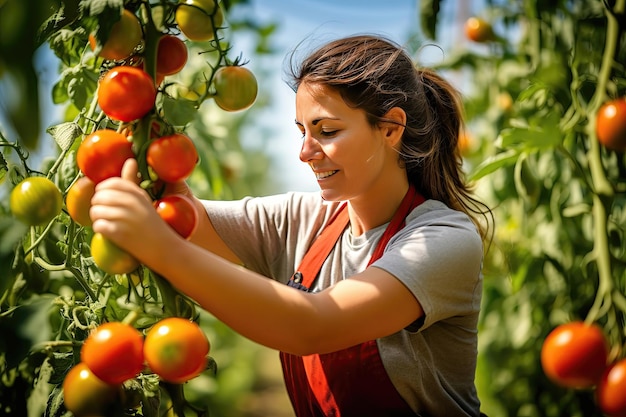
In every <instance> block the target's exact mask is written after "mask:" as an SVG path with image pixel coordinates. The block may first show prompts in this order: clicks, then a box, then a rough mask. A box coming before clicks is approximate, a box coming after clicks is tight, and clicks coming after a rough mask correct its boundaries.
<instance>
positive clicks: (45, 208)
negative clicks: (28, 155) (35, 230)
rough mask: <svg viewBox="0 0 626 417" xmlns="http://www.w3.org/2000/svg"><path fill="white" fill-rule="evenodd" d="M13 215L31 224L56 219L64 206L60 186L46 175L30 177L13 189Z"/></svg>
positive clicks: (11, 203) (11, 199) (35, 224)
mask: <svg viewBox="0 0 626 417" xmlns="http://www.w3.org/2000/svg"><path fill="white" fill-rule="evenodd" d="M9 204H10V207H11V212H12V213H13V215H14V216H15V217H16V218H17V219H18V220H20V221H21V222H23V223H25V224H27V225H29V226H40V225H44V224H47V223H48V222H50V221H51V220H52V219H54V218H55V217H56V216H57V215H58V214H59V213H60V212H61V209H62V208H63V196H62V195H61V191H60V190H59V189H58V187H57V186H56V185H55V184H54V183H53V182H52V181H50V180H49V179H48V178H45V177H28V178H25V179H23V180H22V181H20V183H19V184H17V185H16V186H15V188H13V190H11V197H10V203H9Z"/></svg>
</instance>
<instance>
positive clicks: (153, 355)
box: [63, 317, 210, 417]
mask: <svg viewBox="0 0 626 417" xmlns="http://www.w3.org/2000/svg"><path fill="white" fill-rule="evenodd" d="M209 351H210V343H209V341H208V339H207V337H206V335H205V334H204V332H203V331H202V329H201V328H200V327H199V326H198V325H197V324H196V323H195V322H193V321H190V320H187V319H183V318H180V317H168V318H165V319H162V320H160V321H159V322H157V323H156V324H154V325H153V326H152V327H150V328H149V329H148V330H147V332H146V334H145V336H144V334H143V333H142V332H140V331H139V330H137V329H136V328H135V327H133V326H132V325H130V324H127V323H123V322H108V323H104V324H101V325H100V326H98V327H97V328H96V329H95V330H93V331H92V332H91V333H90V334H89V336H88V337H87V339H86V340H85V342H84V344H83V345H82V347H81V350H80V359H81V360H80V362H79V363H78V364H76V365H74V366H73V367H72V368H71V369H70V370H69V372H68V373H67V375H66V376H65V379H64V381H63V396H64V404H65V408H66V409H67V410H68V411H71V412H72V413H73V414H74V415H75V416H77V417H80V416H92V415H100V414H101V413H103V412H104V411H105V410H107V409H109V407H114V406H116V405H118V403H119V399H120V398H119V396H120V395H121V393H122V392H123V390H122V388H121V387H122V384H123V383H124V382H126V381H127V380H130V379H133V378H136V377H137V375H139V374H140V373H142V372H147V371H148V370H149V371H151V372H153V373H154V374H157V375H158V376H159V378H160V379H161V380H163V381H166V382H169V383H172V384H181V383H184V382H186V381H188V380H190V379H192V378H195V377H196V376H198V375H199V374H200V373H201V372H202V371H204V370H205V369H206V366H207V362H208V359H207V356H208V354H209ZM86 392H88V393H89V395H85V393H86Z"/></svg>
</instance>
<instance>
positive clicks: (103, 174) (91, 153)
mask: <svg viewBox="0 0 626 417" xmlns="http://www.w3.org/2000/svg"><path fill="white" fill-rule="evenodd" d="M173 7H174V6H173ZM173 10H174V13H175V23H176V27H177V28H178V29H179V33H178V31H170V32H169V33H165V32H163V33H159V36H158V39H157V42H158V43H157V44H156V56H155V58H156V60H155V62H154V68H151V69H150V68H146V67H145V65H146V63H147V62H148V61H150V60H146V59H143V57H142V51H145V49H146V48H144V47H145V44H144V43H145V42H146V39H144V36H145V34H146V28H145V27H144V24H143V23H142V21H141V20H140V19H139V18H138V14H136V13H135V12H133V11H131V10H127V9H123V10H122V11H121V17H120V19H119V21H117V22H116V23H115V24H114V25H113V26H112V27H111V31H110V33H108V34H107V35H108V36H106V37H105V38H106V41H105V42H104V44H99V41H98V38H99V37H100V36H96V33H92V34H91V35H90V36H89V45H90V46H91V48H92V50H93V51H94V53H96V54H97V55H98V56H99V57H100V58H101V59H103V60H104V61H105V62H106V65H104V66H103V68H106V72H104V73H103V74H101V77H100V79H99V81H98V89H97V97H96V98H97V104H98V107H99V109H100V110H101V111H102V113H103V115H104V116H106V120H104V123H99V124H98V127H96V128H94V130H93V131H91V132H90V133H89V134H86V135H85V137H84V138H83V140H82V141H81V143H80V144H79V145H78V148H77V150H76V166H77V168H78V170H79V172H78V173H77V174H78V175H77V177H76V178H75V180H74V181H73V183H72V184H71V185H70V186H69V188H68V189H67V192H66V193H65V196H64V195H63V192H62V191H61V190H60V189H59V188H58V187H57V185H56V184H55V183H54V182H53V181H52V180H51V179H49V178H47V177H44V176H40V175H36V176H30V177H28V178H25V179H24V180H23V181H21V182H20V183H19V184H17V186H16V187H14V189H13V190H12V192H11V196H10V207H11V210H12V212H13V214H14V216H15V217H16V218H17V219H19V220H21V221H22V222H24V223H25V224H27V225H29V226H45V225H47V224H49V223H50V222H52V221H53V220H54V219H55V218H56V217H57V216H58V215H59V214H60V213H61V212H62V210H63V207H64V203H65V209H66V211H67V214H68V215H69V216H70V217H71V219H72V220H73V221H74V222H75V223H76V224H78V225H80V226H82V227H83V228H84V229H85V230H87V232H89V230H90V228H91V226H92V219H91V218H90V215H89V211H90V207H91V199H92V197H93V195H94V193H95V188H96V186H97V184H98V183H100V182H101V181H104V180H106V179H108V178H111V177H114V176H120V175H121V173H122V167H123V165H124V163H125V162H126V161H127V160H128V159H130V158H134V159H136V160H137V161H138V165H139V166H140V170H141V171H142V174H143V175H142V180H143V182H142V183H141V186H142V187H144V188H145V189H146V190H147V191H148V192H149V194H150V195H151V196H152V197H153V205H154V208H155V210H156V212H157V213H158V214H159V216H160V217H161V218H162V219H163V220H164V221H165V222H166V223H167V224H169V225H170V226H171V227H172V228H173V229H174V230H175V231H176V232H177V233H178V234H179V235H180V236H182V237H183V238H185V239H187V238H189V237H190V236H191V234H192V233H193V231H194V230H195V228H196V226H197V223H198V216H199V215H198V211H197V210H198V209H197V208H196V205H195V204H194V202H193V201H192V200H191V199H190V198H189V197H187V196H185V195H182V194H171V193H168V192H166V191H167V190H168V185H170V184H175V183H178V182H181V181H184V180H185V179H187V178H188V177H189V176H190V175H191V173H192V172H193V170H194V169H195V167H196V165H197V163H198V161H199V156H198V152H197V149H196V147H195V145H194V143H193V141H192V139H191V138H189V137H188V136H187V135H186V134H185V133H184V132H183V131H182V130H181V129H177V128H175V127H174V126H172V125H170V124H168V122H167V121H166V120H164V119H163V116H162V114H161V112H160V111H159V100H158V99H159V94H161V93H163V94H164V90H165V88H161V86H162V83H163V81H164V79H165V77H168V76H171V75H174V74H177V73H179V72H180V71H182V69H183V68H184V67H185V65H186V63H187V59H188V49H187V45H186V43H185V38H186V39H187V40H189V41H193V42H202V41H210V40H212V39H214V38H215V29H216V28H218V27H219V26H220V25H221V24H222V22H223V15H222V12H221V10H220V7H219V4H218V3H217V2H216V1H215V0H181V1H180V2H179V3H178V4H176V5H175V8H174V9H173ZM170 29H171V28H170ZM211 71H212V73H211V77H210V78H209V80H210V88H207V89H206V92H205V97H203V99H204V98H207V97H210V98H212V99H213V100H214V101H215V103H216V104H217V106H219V107H220V108H222V109H224V110H226V111H239V110H244V109H246V108H248V107H249V106H251V105H252V104H253V102H254V101H255V99H256V95H257V83H256V79H255V77H254V75H253V74H252V72H250V71H249V70H248V69H246V68H243V67H242V66H240V65H237V63H235V64H232V65H231V64H229V63H228V62H227V61H220V65H218V66H217V67H216V68H211ZM151 74H152V75H151ZM207 87H209V85H208V84H207ZM100 120H102V119H100ZM175 188H176V187H171V188H169V189H175ZM89 247H90V250H91V256H92V257H93V261H94V262H95V264H96V265H97V266H98V267H99V268H100V269H101V270H102V271H104V272H105V273H108V274H111V275H116V276H117V277H120V276H125V275H124V274H130V273H132V272H134V271H135V270H136V269H138V268H139V267H140V264H139V262H138V261H137V260H136V259H134V258H133V257H132V256H131V255H130V254H128V253H125V252H124V251H123V250H122V249H120V248H119V247H117V246H116V245H115V244H113V243H112V242H110V241H109V240H107V239H106V238H105V237H104V236H102V235H101V234H99V233H93V234H92V237H91V241H90V245H89ZM209 349H210V344H209V341H208V339H207V337H206V335H205V334H204V332H203V331H202V329H201V328H200V327H199V326H198V324H197V323H196V322H194V321H191V320H188V319H184V318H180V317H167V318H163V319H161V320H160V321H158V322H156V323H155V324H154V325H153V326H152V327H150V328H148V329H146V330H145V331H141V330H139V329H138V328H137V327H135V326H134V325H133V324H132V323H126V322H117V321H106V320H105V322H104V323H103V324H101V325H100V326H98V327H97V328H95V329H94V330H93V331H92V332H91V333H90V335H89V336H88V337H87V339H86V340H85V341H84V343H83V345H82V347H81V349H80V361H77V362H78V363H76V364H75V365H74V366H73V367H72V368H71V369H70V370H69V372H68V373H67V375H66V376H65V379H64V382H63V396H64V404H65V407H66V408H67V410H68V411H71V412H72V413H73V414H74V415H76V416H92V415H101V414H102V413H103V412H106V411H105V410H107V409H109V408H110V407H116V406H119V403H120V401H121V400H123V399H122V398H121V397H122V396H124V395H125V394H124V393H125V392H126V391H125V389H124V387H123V386H124V385H125V383H126V382H127V381H129V380H133V379H136V378H137V377H138V375H141V374H143V375H146V374H152V375H157V376H158V378H159V379H160V380H161V381H165V382H168V383H171V384H181V383H184V382H186V381H188V380H189V379H192V378H194V377H196V376H198V375H199V374H200V373H201V372H202V371H203V370H205V369H206V367H207V359H208V354H209ZM85 393H91V394H93V395H91V394H90V395H85Z"/></svg>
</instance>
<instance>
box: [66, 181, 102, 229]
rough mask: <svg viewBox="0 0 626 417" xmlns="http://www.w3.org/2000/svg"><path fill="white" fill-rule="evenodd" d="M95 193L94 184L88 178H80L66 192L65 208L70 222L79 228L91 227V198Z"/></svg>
mask: <svg viewBox="0 0 626 417" xmlns="http://www.w3.org/2000/svg"><path fill="white" fill-rule="evenodd" d="M95 192H96V183H95V182H93V181H92V180H91V179H89V177H80V178H79V179H77V180H76V182H75V183H74V184H72V186H71V187H70V189H69V190H68V191H67V195H66V196H65V206H66V207H67V212H68V213H69V215H70V217H71V218H72V220H74V221H75V222H76V223H78V224H80V225H81V226H88V227H91V223H92V221H91V217H89V209H90V208H91V198H92V197H93V195H94V194H95Z"/></svg>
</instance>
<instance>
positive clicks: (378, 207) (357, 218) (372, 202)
mask: <svg viewBox="0 0 626 417" xmlns="http://www.w3.org/2000/svg"><path fill="white" fill-rule="evenodd" d="M408 189H409V183H408V181H405V182H403V183H402V184H394V185H393V186H389V187H386V188H385V189H383V190H381V192H379V193H374V192H372V195H368V196H367V197H366V196H360V197H358V198H354V199H352V200H350V201H349V204H348V213H349V215H350V228H351V230H352V234H353V235H354V236H359V235H361V234H363V233H365V232H367V231H368V230H371V229H374V228H376V227H378V226H381V225H383V224H385V223H388V222H389V221H390V220H391V219H392V218H393V215H394V214H395V213H396V211H397V210H398V207H400V203H402V200H403V199H404V196H405V195H406V193H407V191H408Z"/></svg>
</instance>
